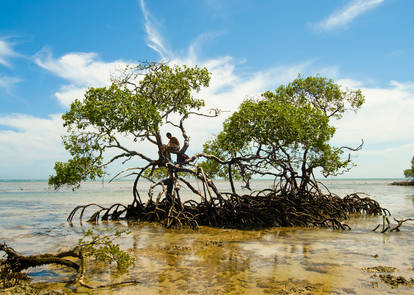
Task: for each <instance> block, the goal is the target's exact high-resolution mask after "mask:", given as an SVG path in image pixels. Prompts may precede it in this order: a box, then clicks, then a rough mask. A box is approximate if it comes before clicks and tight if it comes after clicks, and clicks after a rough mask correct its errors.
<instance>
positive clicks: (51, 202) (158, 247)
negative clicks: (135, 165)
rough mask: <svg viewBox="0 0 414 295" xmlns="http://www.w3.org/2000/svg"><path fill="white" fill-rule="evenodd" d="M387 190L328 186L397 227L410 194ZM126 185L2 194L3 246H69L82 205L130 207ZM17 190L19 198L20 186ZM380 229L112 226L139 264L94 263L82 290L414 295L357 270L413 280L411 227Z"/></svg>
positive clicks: (362, 225)
mask: <svg viewBox="0 0 414 295" xmlns="http://www.w3.org/2000/svg"><path fill="white" fill-rule="evenodd" d="M388 182H390V181H380V180H371V181H367V180H362V181H349V180H348V181H328V182H327V184H328V186H329V187H330V189H331V190H332V191H333V192H337V193H338V194H340V195H343V194H346V193H352V192H361V191H364V192H367V193H369V194H370V195H371V196H372V197H374V198H375V199H376V200H378V201H379V202H380V203H381V204H382V205H383V206H384V207H387V208H388V209H390V211H391V212H392V213H393V215H394V216H395V217H397V218H403V217H404V218H408V217H414V203H413V199H414V197H413V190H414V188H409V187H395V186H388V185H387V183H388ZM128 185H129V184H125V183H119V184H116V185H114V188H113V189H109V190H108V188H107V187H106V189H105V190H102V189H99V185H97V184H92V186H93V189H90V190H88V189H87V188H84V190H83V191H81V192H75V193H72V192H60V193H50V192H49V193H45V192H43V191H39V190H37V191H32V192H27V193H21V192H3V193H0V240H2V241H6V242H7V243H9V244H10V245H11V246H13V247H15V248H16V249H17V250H19V251H22V252H23V253H26V254H28V253H39V252H49V251H53V250H56V249H58V248H60V247H62V245H66V246H68V247H69V246H72V245H74V244H75V243H76V241H77V239H78V238H79V237H80V236H81V235H82V233H83V231H84V230H86V229H87V226H84V227H81V226H79V225H75V226H74V227H69V226H68V224H67V223H66V222H65V218H66V216H67V213H68V212H69V211H70V210H71V209H72V208H73V207H74V206H75V205H77V204H80V203H88V202H97V203H102V204H110V203H112V202H124V203H128V202H130V193H129V190H128V189H122V187H123V186H125V188H127V187H128ZM256 185H258V186H259V185H265V184H264V183H263V182H260V183H259V182H258V183H256ZM20 186H22V187H23V189H25V186H24V184H20ZM38 188H39V187H37V188H36V189H38ZM120 188H121V189H120ZM0 191H1V183H0ZM380 222H382V218H381V217H366V216H364V217H353V218H352V219H351V220H349V221H348V222H347V223H348V224H349V225H350V226H351V227H352V231H346V232H341V231H331V230H328V229H309V228H272V229H266V230H250V231H242V230H229V229H216V228H207V227H202V228H201V229H200V230H199V231H191V230H167V229H164V228H162V227H160V226H158V225H154V224H147V223H145V224H136V223H129V224H127V223H126V222H121V223H117V224H116V226H117V227H121V228H124V227H125V228H126V227H127V228H129V229H130V230H131V234H130V235H129V236H128V237H126V238H124V239H122V240H120V241H119V242H120V243H121V245H122V247H123V248H126V249H130V251H131V252H132V253H133V254H134V255H135V257H136V265H135V267H134V268H133V269H132V270H131V271H130V272H129V273H128V274H119V273H117V272H116V271H115V268H114V269H112V268H108V267H102V266H101V265H95V264H94V263H90V265H89V266H88V269H89V270H90V272H89V273H88V280H89V281H91V282H92V283H96V284H102V283H108V282H117V281H121V280H125V279H131V278H132V279H138V280H140V283H139V284H137V285H131V286H123V287H117V288H112V289H104V290H100V291H99V294H413V292H414V289H413V288H410V287H399V288H396V289H392V288H390V287H388V286H386V285H385V284H382V283H378V280H377V279H375V278H373V277H372V275H373V274H372V273H367V272H364V271H362V270H361V268H365V267H373V266H378V265H385V266H393V267H396V268H397V269H398V271H397V273H396V275H402V276H404V277H406V278H413V277H414V270H413V268H414V253H413V251H412V245H414V226H413V223H411V224H408V223H406V224H404V226H403V227H402V231H401V232H399V233H392V234H380V233H378V232H372V231H371V230H372V229H373V228H374V227H375V226H376V225H377V224H378V223H380ZM113 225H114V224H110V225H108V226H113ZM101 226H106V225H104V224H103V225H101ZM62 248H63V247H62ZM30 272H31V273H32V276H33V277H34V278H35V280H37V281H47V282H51V281H59V279H61V280H64V279H68V278H70V275H69V273H70V272H71V270H68V269H59V268H54V267H48V268H46V267H45V268H36V269H31V270H30ZM59 286H60V287H62V286H63V284H61V285H59ZM77 291H78V292H85V291H86V290H81V289H79V290H77ZM283 292H285V293H283Z"/></svg>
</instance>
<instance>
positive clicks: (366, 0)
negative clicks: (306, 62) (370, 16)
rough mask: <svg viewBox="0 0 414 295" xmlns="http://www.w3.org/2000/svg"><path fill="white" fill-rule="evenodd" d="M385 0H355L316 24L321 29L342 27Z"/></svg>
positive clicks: (329, 29) (327, 29)
mask: <svg viewBox="0 0 414 295" xmlns="http://www.w3.org/2000/svg"><path fill="white" fill-rule="evenodd" d="M383 2H384V0H353V1H350V2H349V4H347V5H345V6H344V7H342V8H341V9H339V10H337V11H334V12H333V13H332V14H331V15H330V16H329V17H328V18H326V19H324V20H322V21H321V22H319V23H317V24H315V28H316V29H317V30H321V31H331V30H334V29H337V28H341V27H344V26H346V25H347V24H349V23H350V22H352V21H353V20H354V19H355V18H357V17H358V16H360V15H362V14H364V13H365V12H367V11H369V10H372V9H374V8H376V7H378V6H379V5H380V4H381V3H383Z"/></svg>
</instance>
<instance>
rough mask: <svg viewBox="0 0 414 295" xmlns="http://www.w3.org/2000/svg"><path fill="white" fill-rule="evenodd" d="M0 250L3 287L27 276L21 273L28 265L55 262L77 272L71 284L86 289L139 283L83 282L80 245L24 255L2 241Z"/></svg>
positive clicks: (83, 260)
mask: <svg viewBox="0 0 414 295" xmlns="http://www.w3.org/2000/svg"><path fill="white" fill-rule="evenodd" d="M1 251H3V252H5V253H6V259H5V260H3V261H0V265H1V273H0V275H1V280H2V281H3V287H5V288H7V287H11V286H13V285H15V284H16V283H17V281H18V280H19V279H24V278H27V276H25V274H23V273H21V271H22V270H25V269H27V268H29V267H36V266H41V265H48V264H57V265H63V266H67V267H71V268H73V269H74V270H75V271H76V272H77V275H76V278H75V279H74V280H73V282H72V284H79V285H81V286H83V287H85V288H88V289H97V288H107V287H108V288H109V287H114V286H118V285H125V284H137V283H139V281H135V280H132V281H123V282H119V283H112V284H106V285H97V286H92V285H90V284H87V283H86V282H85V273H86V257H85V255H84V253H83V251H82V247H80V246H76V247H74V248H73V249H71V250H68V251H62V252H59V253H55V254H52V253H46V254H37V255H29V256H24V255H22V254H20V253H18V252H17V251H16V250H14V249H13V248H11V247H9V246H7V245H6V244H5V243H2V244H0V252H1ZM73 260H77V262H74V261H73Z"/></svg>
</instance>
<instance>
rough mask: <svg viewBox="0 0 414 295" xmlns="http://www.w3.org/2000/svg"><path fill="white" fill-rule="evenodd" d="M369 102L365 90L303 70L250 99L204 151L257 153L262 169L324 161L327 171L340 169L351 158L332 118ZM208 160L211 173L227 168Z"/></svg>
mask: <svg viewBox="0 0 414 295" xmlns="http://www.w3.org/2000/svg"><path fill="white" fill-rule="evenodd" d="M363 102H364V98H363V96H362V94H361V92H360V91H359V90H356V91H344V90H341V87H340V86H339V85H338V84H335V83H334V82H333V81H332V80H330V79H326V78H322V77H319V76H317V77H307V78H303V77H301V76H299V77H298V78H297V79H295V80H294V81H293V82H292V83H289V84H287V85H282V86H280V87H279V88H277V89H276V90H275V91H274V92H271V91H268V92H265V93H263V94H262V95H261V97H260V98H259V99H246V100H245V101H244V102H243V103H242V104H241V105H240V107H239V109H238V111H236V112H235V113H233V114H232V115H231V116H230V117H229V118H228V119H227V120H226V121H225V122H224V124H223V130H222V131H221V132H220V133H219V134H218V135H217V136H216V137H215V138H214V139H212V140H210V141H209V142H208V143H206V145H205V146H204V151H205V152H210V153H213V154H215V155H217V156H218V157H221V158H225V159H230V158H232V157H235V156H247V155H256V156H257V160H256V161H255V162H252V163H251V164H250V165H249V166H250V168H251V170H252V171H254V172H259V173H266V171H268V170H269V169H273V170H275V169H276V170H277V171H280V173H285V172H290V173H291V174H297V173H299V172H301V173H302V174H303V175H304V174H310V173H312V171H313V169H314V168H317V167H319V168H322V170H323V173H324V174H325V175H331V174H335V173H338V172H339V171H340V170H341V169H347V168H349V167H350V166H351V162H350V160H349V159H348V158H346V159H342V158H341V155H342V154H343V149H341V148H336V147H334V146H332V145H331V144H330V143H329V141H330V139H331V138H332V137H333V135H334V134H335V128H334V127H333V126H331V125H330V119H331V118H336V119H340V118H341V117H342V115H343V113H344V112H345V111H346V110H348V109H353V110H357V109H358V108H359V107H360V106H361V105H362V104H363ZM204 165H205V167H206V168H209V169H210V171H209V172H210V174H216V175H220V174H223V173H225V171H223V169H222V168H219V167H217V165H215V164H213V163H212V161H211V160H209V161H207V163H206V164H204Z"/></svg>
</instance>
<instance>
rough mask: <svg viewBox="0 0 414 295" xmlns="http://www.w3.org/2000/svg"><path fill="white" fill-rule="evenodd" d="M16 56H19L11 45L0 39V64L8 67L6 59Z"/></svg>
mask: <svg viewBox="0 0 414 295" xmlns="http://www.w3.org/2000/svg"><path fill="white" fill-rule="evenodd" d="M16 56H19V54H18V53H17V52H15V51H14V50H13V48H12V45H11V44H10V43H9V42H6V41H4V40H1V39H0V65H3V66H6V67H9V66H10V63H9V61H8V59H9V58H11V57H16Z"/></svg>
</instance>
